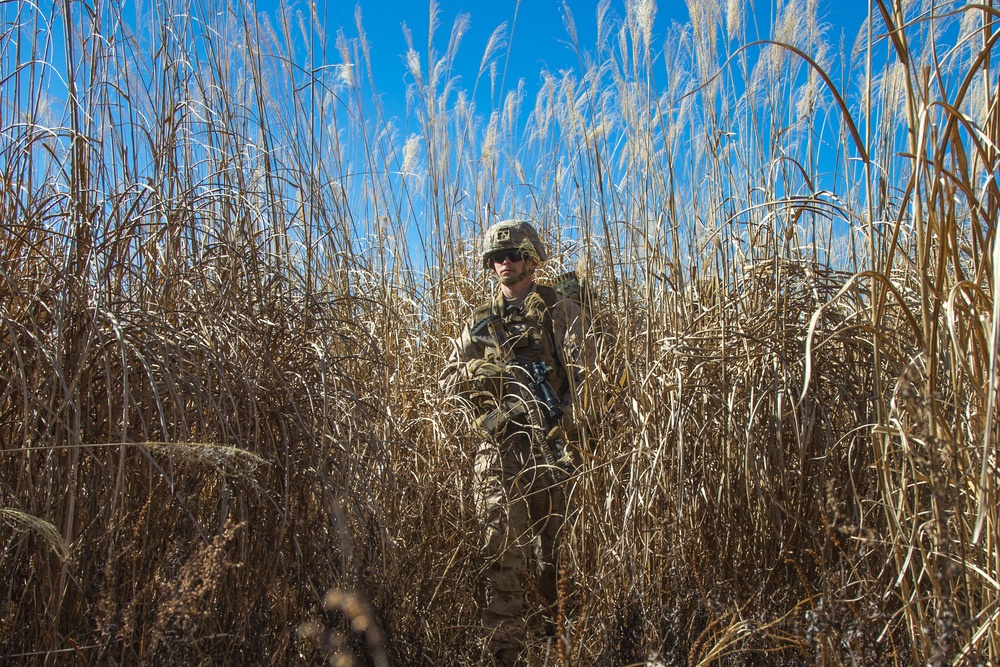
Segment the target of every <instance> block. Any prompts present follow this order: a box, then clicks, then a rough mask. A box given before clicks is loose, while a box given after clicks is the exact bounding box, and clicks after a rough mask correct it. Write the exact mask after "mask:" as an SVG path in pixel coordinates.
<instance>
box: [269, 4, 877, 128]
mask: <svg viewBox="0 0 1000 667" xmlns="http://www.w3.org/2000/svg"><path fill="white" fill-rule="evenodd" d="M291 2H292V3H293V4H292V6H293V7H295V6H296V4H295V2H296V0H291ZM751 2H752V3H753V5H754V6H755V8H756V11H755V13H756V16H757V21H758V23H759V24H760V25H761V26H762V30H766V29H767V26H769V25H770V19H769V16H770V13H771V11H772V7H771V5H772V3H773V2H774V0H756V2H753V0H749V1H748V3H747V4H751ZM276 4H277V0H258V5H257V7H258V10H259V11H264V12H270V11H273V8H274V7H275V6H276ZM437 4H438V11H439V24H440V25H439V27H438V31H437V34H436V35H435V48H436V49H437V50H438V51H439V52H443V51H444V50H445V48H446V47H447V40H448V36H449V34H450V32H451V27H452V25H453V23H454V21H455V19H456V17H457V16H458V15H459V14H462V13H465V14H468V15H469V19H470V23H469V29H468V32H467V33H466V34H465V36H464V38H463V39H462V44H461V47H460V49H459V59H458V60H459V62H460V63H461V65H462V67H463V68H465V71H460V72H458V74H459V75H460V76H461V77H462V87H463V88H466V89H468V90H471V89H472V87H473V85H474V84H475V78H476V73H477V71H478V68H479V64H480V60H481V58H482V54H483V51H484V49H485V47H486V44H487V42H488V40H489V37H490V35H491V34H492V32H493V30H494V29H495V28H496V27H497V26H499V25H500V24H501V23H504V22H506V23H507V30H508V37H509V39H508V42H509V46H510V48H509V56H508V60H507V75H506V81H505V88H507V89H509V88H511V87H512V86H513V85H514V84H515V83H516V82H517V80H518V79H524V81H525V85H526V89H527V90H526V92H527V93H528V95H529V99H530V96H531V95H532V93H533V92H535V91H536V90H537V86H538V82H539V80H540V77H539V74H540V73H541V72H542V71H543V69H548V70H550V71H559V70H562V69H569V68H573V69H579V67H578V58H577V55H576V52H575V51H574V49H573V48H572V47H571V45H570V44H569V39H568V36H567V31H566V28H565V26H564V9H563V2H562V0H522V1H521V2H520V3H519V2H518V0H485V1H481V2H474V1H470V0H440V1H439V2H438V3H437ZM782 4H784V3H782ZM317 5H318V10H319V12H320V13H321V14H325V16H326V20H327V34H328V35H330V36H332V35H334V34H336V32H337V29H338V28H341V29H343V31H344V33H345V35H346V36H347V37H355V36H357V29H356V27H355V21H354V11H355V8H356V7H360V9H361V13H362V17H363V18H362V24H363V26H364V29H365V32H366V34H367V38H368V41H369V42H370V44H371V47H372V55H373V63H372V67H373V71H374V77H375V80H376V87H377V91H376V92H378V93H379V94H381V95H382V96H383V101H384V103H385V105H386V107H387V109H388V110H389V111H390V113H392V114H402V112H403V109H404V108H405V107H404V104H405V102H404V100H405V86H406V81H407V80H408V79H407V74H406V65H405V62H404V56H405V53H406V41H405V39H404V37H403V25H404V24H405V25H406V26H407V27H408V28H409V29H410V30H411V32H412V34H413V39H414V42H415V44H414V46H415V48H416V49H417V50H418V51H419V52H420V54H421V56H422V57H423V58H426V55H427V34H428V20H429V15H430V11H429V8H430V2H429V0H359V1H358V2H352V1H351V0H318V1H317ZM597 5H598V3H597V0H567V2H566V6H568V7H569V9H570V11H571V12H572V14H573V17H574V20H575V23H576V27H577V30H578V33H579V35H580V40H581V43H582V44H583V46H584V48H592V47H593V45H594V43H595V41H596V12H597ZM657 5H658V6H657V14H656V20H655V24H654V44H655V42H656V36H657V35H658V36H660V37H661V38H662V36H663V35H664V34H666V32H667V30H668V28H669V27H670V25H671V24H672V23H673V22H678V23H686V22H688V11H687V5H686V4H685V3H684V2H681V1H680V0H672V1H669V2H663V1H661V2H658V3H657ZM624 6H625V3H624V0H612V2H611V11H612V12H614V13H616V14H619V15H621V14H623V13H624ZM303 7H304V6H303ZM867 13H868V0H819V16H820V17H821V20H823V21H824V22H827V23H829V24H830V33H829V37H830V40H831V41H832V42H834V43H836V42H837V41H838V40H839V38H840V35H841V34H844V35H845V37H846V42H847V44H852V43H853V40H854V37H855V36H856V35H857V32H858V30H859V29H860V27H861V24H862V22H863V21H864V19H865V17H866V16H867ZM748 24H749V21H748ZM511 31H512V32H511ZM748 32H750V33H751V34H752V32H753V29H752V28H750V29H749V30H748ZM500 63H503V58H501V60H500ZM486 85H488V84H486V83H485V82H484V83H483V84H481V88H482V87H483V86H486ZM481 100H482V98H481V97H480V101H481Z"/></svg>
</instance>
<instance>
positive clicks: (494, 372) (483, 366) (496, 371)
mask: <svg viewBox="0 0 1000 667" xmlns="http://www.w3.org/2000/svg"><path fill="white" fill-rule="evenodd" d="M468 373H469V376H470V377H473V378H498V377H501V376H503V368H501V367H500V366H498V365H496V364H494V363H493V362H492V361H487V360H486V359H473V360H472V361H470V362H469V366H468Z"/></svg>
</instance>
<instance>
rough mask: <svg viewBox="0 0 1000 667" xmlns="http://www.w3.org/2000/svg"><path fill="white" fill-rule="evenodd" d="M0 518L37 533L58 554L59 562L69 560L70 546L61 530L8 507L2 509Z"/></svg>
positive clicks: (42, 520) (0, 509)
mask: <svg viewBox="0 0 1000 667" xmlns="http://www.w3.org/2000/svg"><path fill="white" fill-rule="evenodd" d="M0 516H2V517H4V518H5V519H7V520H8V521H9V522H11V523H13V524H14V525H15V526H17V527H19V528H21V529H24V530H32V531H34V532H35V533H37V534H38V536H39V537H41V538H42V540H43V541H44V542H45V543H46V544H47V545H48V546H49V547H51V548H52V550H53V551H55V552H56V555H57V556H59V560H62V561H65V560H68V559H69V557H70V545H69V544H68V543H67V542H66V540H65V539H63V536H62V535H61V534H60V533H59V529H58V528H56V527H55V526H53V525H52V524H51V523H49V522H48V521H46V520H45V519H39V518H38V517H37V516H33V515H31V514H27V513H25V512H21V511H19V510H14V509H10V508H8V507H0Z"/></svg>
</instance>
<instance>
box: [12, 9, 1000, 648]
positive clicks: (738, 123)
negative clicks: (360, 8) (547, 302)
mask: <svg viewBox="0 0 1000 667" xmlns="http://www.w3.org/2000/svg"><path fill="white" fill-rule="evenodd" d="M688 8H689V11H690V15H691V21H690V23H688V24H686V25H675V26H673V27H672V28H670V30H669V32H668V33H667V34H665V35H658V34H657V33H656V31H655V30H654V29H653V25H654V24H653V16H654V15H655V9H656V7H655V4H654V3H652V2H651V1H650V0H642V1H636V2H628V3H626V5H625V6H624V7H621V6H617V5H616V6H610V5H602V6H601V7H600V11H599V13H598V17H597V21H598V42H597V43H596V44H583V43H580V41H579V38H578V36H577V31H576V28H575V26H576V23H575V22H576V21H583V20H592V19H590V18H584V17H582V16H572V15H570V14H567V17H566V19H567V20H566V28H567V35H568V40H569V42H570V43H572V44H573V45H574V46H575V48H576V51H577V53H578V54H579V69H578V70H577V71H575V72H566V73H560V74H555V73H551V72H543V73H542V77H543V79H542V85H541V89H540V92H539V93H538V94H537V95H535V96H534V97H533V98H529V97H528V95H527V94H526V92H525V89H524V87H523V86H522V85H519V84H518V83H516V82H511V81H509V80H507V79H505V78H504V76H503V62H502V61H503V57H504V48H505V46H504V45H505V37H506V35H508V34H509V30H511V29H516V24H515V25H512V26H506V27H501V28H500V29H498V31H497V32H496V33H495V34H494V38H493V39H491V42H490V47H489V48H488V49H487V52H486V53H485V54H482V55H481V56H480V55H479V54H474V55H473V56H469V55H467V54H466V53H464V52H463V50H462V47H461V43H460V42H461V34H462V32H463V30H462V28H463V25H462V23H461V20H462V19H460V22H459V23H457V24H456V25H455V26H454V29H453V30H452V31H451V33H450V34H446V33H443V32H440V31H439V32H437V33H434V34H432V35H429V36H426V37H427V39H426V41H425V39H424V37H425V36H415V35H407V36H406V39H407V40H408V44H409V45H410V48H409V53H408V54H406V58H405V61H406V67H407V72H406V77H407V81H408V82H409V83H408V85H409V90H408V99H409V104H410V106H409V116H408V117H407V118H406V119H398V118H389V117H387V115H386V111H385V109H384V108H383V107H382V106H381V102H380V98H379V97H378V95H377V93H378V91H379V90H381V89H382V88H380V87H385V86H391V85H393V82H379V81H375V80H373V78H372V75H371V74H370V72H371V69H370V67H369V66H368V58H369V50H370V48H371V46H370V45H369V43H368V41H367V39H366V37H365V35H364V28H363V26H364V22H363V19H362V17H360V15H359V17H358V23H357V25H356V26H355V27H354V29H353V31H352V33H351V34H354V35H356V36H354V37H349V36H348V33H345V32H341V33H338V34H337V35H332V34H327V33H326V31H325V26H324V24H323V21H322V20H320V18H319V17H318V14H317V13H316V11H315V10H313V9H312V8H311V7H309V6H304V7H302V8H301V10H299V11H292V10H284V11H282V13H280V14H279V15H277V16H271V17H266V16H256V15H253V14H252V13H250V10H249V9H246V8H235V9H228V10H223V11H219V8H218V7H210V6H208V5H206V4H204V3H199V2H191V1H187V2H183V1H178V2H169V3H160V4H154V5H150V6H148V7H146V6H139V7H136V8H129V9H128V10H123V9H121V8H119V7H118V6H108V5H101V4H98V5H95V6H93V7H90V6H85V5H82V4H71V3H63V4H53V5H44V4H43V5H30V4H27V3H7V4H4V5H3V9H2V12H3V21H4V33H3V37H2V39H0V57H2V59H3V77H2V79H0V86H2V87H3V90H2V92H3V100H4V104H3V106H2V107H0V128H2V129H0V161H2V164H3V183H2V194H0V211H2V220H3V224H2V226H0V234H2V235H3V239H2V244H0V248H2V250H0V252H2V255H0V257H2V261H0V290H2V291H0V294H2V299H0V305H2V311H0V320H2V324H3V327H2V329H0V331H2V333H0V335H2V337H3V346H2V348H0V350H2V352H0V354H2V361H0V377H2V379H3V382H2V383H0V388H2V393H0V414H2V419H0V445H2V447H0V449H2V451H0V467H2V475H0V526H2V529H0V536H2V545H3V546H2V551H0V570H2V572H3V574H4V577H3V580H4V581H5V582H7V584H6V587H5V588H6V591H7V593H6V598H5V604H4V607H3V613H2V620H0V654H2V655H3V656H4V657H5V660H6V661H8V662H11V663H15V664H64V663H71V664H75V663H79V664H195V663H198V664H201V663H220V664H289V663H293V664H298V663H303V662H305V663H319V662H323V661H327V660H328V661H329V662H331V663H332V664H349V663H350V662H351V661H355V660H356V661H357V662H359V663H361V664H366V663H371V664H375V665H384V664H398V665H417V664H427V665H436V664H469V665H471V664H478V660H479V648H478V646H477V637H478V632H477V629H476V624H477V622H478V617H479V611H478V609H479V607H478V605H479V603H480V601H479V598H478V593H477V586H478V583H479V566H480V565H479V562H478V560H477V543H478V542H477V534H478V530H479V528H478V526H477V523H476V520H475V516H474V512H473V510H472V503H471V488H470V485H471V482H472V471H471V468H472V465H471V464H472V461H471V451H472V448H471V438H472V435H471V433H470V431H469V425H468V423H467V421H466V419H465V417H464V415H463V413H462V411H461V410H460V409H459V406H456V405H455V404H453V403H451V402H449V401H448V400H446V399H445V398H444V397H442V396H441V395H439V394H438V392H437V391H436V388H435V387H436V383H435V379H436V375H437V373H438V371H439V369H440V367H441V365H442V361H443V359H444V356H445V355H446V354H447V352H448V341H447V338H448V336H453V335H455V334H456V333H457V331H458V327H459V326H460V323H461V321H462V320H463V319H464V318H465V317H466V316H467V315H468V313H469V312H470V310H471V308H472V307H473V306H474V305H475V304H476V303H478V301H479V300H481V299H482V297H483V294H484V292H485V290H486V288H487V286H486V281H485V279H484V276H483V275H482V273H481V271H480V269H479V266H478V260H477V258H476V256H475V252H474V247H473V240H474V238H475V236H476V234H477V233H478V232H480V231H481V230H482V229H483V228H484V226H485V225H487V224H489V223H490V222H492V221H494V220H495V219H497V218H499V217H507V216H511V215H524V216H530V217H531V218H532V219H534V220H536V221H538V223H539V226H540V227H541V229H542V231H543V234H544V236H545V238H546V240H547V242H548V243H549V244H550V246H551V248H552V250H553V252H552V254H553V256H554V259H553V261H552V262H550V264H549V266H547V267H546V268H545V271H544V276H543V277H546V278H551V277H553V276H554V275H556V274H557V273H559V272H561V271H562V270H564V269H566V268H570V267H573V266H578V267H579V268H580V270H581V271H583V272H584V273H585V274H586V276H587V280H588V284H589V287H590V289H591V291H592V293H593V294H594V295H595V300H594V303H593V308H594V312H593V315H594V316H595V322H599V326H595V330H596V331H595V345H596V346H597V347H598V349H599V359H598V363H597V366H596V367H595V368H594V369H592V374H591V376H592V377H591V383H590V387H589V393H588V395H587V397H586V400H585V402H584V404H583V405H582V406H581V407H582V409H583V414H584V421H583V424H582V433H583V438H582V442H581V443H580V449H581V452H580V456H581V467H580V470H579V474H578V475H577V476H576V479H575V487H574V490H573V494H572V502H573V506H574V507H575V508H576V510H577V515H576V517H575V519H574V521H573V522H572V523H571V525H570V526H569V527H568V529H567V533H566V539H565V542H564V545H563V559H564V564H563V567H562V570H561V578H560V590H561V600H560V605H559V615H560V618H559V627H560V629H561V637H560V640H559V642H558V645H548V646H542V645H539V646H535V647H533V648H532V651H533V654H532V655H533V659H534V660H535V662H536V664H577V665H625V664H644V663H648V664H663V665H679V664H686V665H709V664H725V665H742V664H823V665H839V664H844V665H848V664H852V665H853V664H865V665H869V664H870V665H876V664H915V663H921V664H923V663H929V664H934V665H944V664H976V663H979V664H992V663H996V662H997V661H998V660H1000V641H998V639H997V638H998V637H1000V620H998V619H1000V606H998V604H1000V600H998V597H1000V596H998V593H1000V591H998V589H1000V584H998V581H1000V562H998V557H997V553H998V549H997V540H998V518H1000V517H998V516H997V511H998V509H997V508H998V503H997V468H996V451H997V449H996V448H997V437H998V426H997V421H996V413H997V406H996V392H997V368H998V364H997V348H998V338H1000V305H998V303H1000V302H998V301H997V299H996V298H995V291H996V289H997V287H998V285H1000V268H997V267H998V266H1000V256H998V255H1000V250H998V249H997V248H998V247H1000V246H998V244H997V243H996V238H995V230H996V222H997V207H998V203H1000V196H998V194H1000V193H998V189H997V187H998V186H997V183H996V174H997V142H998V136H1000V132H998V130H1000V126H998V125H1000V113H998V108H997V99H998V96H997V94H996V88H997V85H998V82H997V75H996V58H997V56H996V51H995V50H994V42H995V41H996V39H997V37H996V35H997V32H996V30H995V26H994V21H995V19H996V17H997V14H998V12H997V9H996V8H995V7H993V4H992V3H989V4H978V5H971V4H969V5H965V4H962V3H924V2H887V1H884V0H874V1H873V2H872V3H871V12H870V17H869V21H868V22H867V23H866V24H865V26H864V28H863V29H862V31H861V33H860V34H859V35H858V36H857V38H856V40H854V41H850V40H851V39H852V38H853V36H850V35H849V36H847V38H848V41H842V40H840V38H839V36H837V35H831V34H830V33H829V30H828V29H827V28H826V27H824V25H823V23H822V20H821V19H822V11H823V6H822V5H820V6H816V5H815V4H814V3H810V2H805V1H798V0H792V1H788V2H779V3H775V5H774V8H773V9H774V19H773V22H772V25H771V26H754V24H753V23H752V22H751V21H750V20H749V16H750V13H749V8H748V6H747V5H745V4H744V3H742V2H740V1H739V0H734V1H732V2H729V3H725V4H723V3H719V2H714V1H713V0H699V1H698V2H690V3H689V6H688ZM431 11H432V12H434V11H436V10H435V9H434V8H433V6H432V10H431ZM434 23H435V22H434V21H432V24H434ZM423 44H427V46H426V47H425V46H422V45H423ZM63 54H65V57H63ZM468 57H474V58H475V59H476V60H477V62H481V66H480V74H481V76H480V79H479V80H478V81H477V82H475V83H474V84H473V89H472V90H470V87H469V86H468V85H466V86H464V87H463V85H461V84H460V82H459V80H457V79H456V78H455V77H454V75H453V74H452V73H453V71H454V66H455V63H456V62H457V59H460V58H468ZM487 87H489V88H490V91H491V95H490V96H489V97H490V99H492V100H493V102H492V105H491V106H490V107H488V108H481V107H479V106H477V103H479V100H482V99H485V98H484V96H482V95H479V94H477V93H476V91H477V90H485V89H486V88H487ZM401 128H405V129H401Z"/></svg>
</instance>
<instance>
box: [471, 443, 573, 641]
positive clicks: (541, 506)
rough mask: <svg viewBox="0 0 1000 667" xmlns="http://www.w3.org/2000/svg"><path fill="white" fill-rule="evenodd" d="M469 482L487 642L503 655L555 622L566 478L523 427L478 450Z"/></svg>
mask: <svg viewBox="0 0 1000 667" xmlns="http://www.w3.org/2000/svg"><path fill="white" fill-rule="evenodd" d="M475 483H476V484H475V500H476V510H477V512H478V513H479V517H480V520H481V522H482V524H483V526H484V528H485V532H484V542H483V555H484V570H483V575H484V576H483V578H484V580H485V588H486V591H485V593H486V599H485V607H484V610H483V616H482V622H483V626H484V632H485V635H486V647H485V648H487V649H488V650H489V651H490V652H491V653H493V654H497V653H499V652H504V653H506V654H507V655H508V656H509V655H511V654H512V653H521V652H522V651H523V649H524V647H525V646H526V645H527V644H528V641H529V639H530V638H531V637H539V636H543V635H546V634H551V633H552V629H553V628H554V618H555V613H554V605H555V602H556V595H557V582H556V571H557V570H556V551H557V544H558V541H559V539H560V537H561V533H562V530H563V526H564V524H565V522H566V514H567V502H566V483H565V482H562V483H554V482H553V480H552V478H551V476H550V475H549V474H548V472H547V471H546V469H545V464H544V461H543V460H542V457H541V455H540V454H539V453H537V452H535V451H534V448H533V447H532V446H531V440H530V438H529V437H528V435H527V434H526V433H524V432H523V431H520V432H516V433H514V434H512V435H509V436H507V437H506V438H505V439H504V440H503V441H502V442H500V443H488V444H484V445H483V446H482V447H481V448H480V449H479V451H478V452H477V453H476V461H475ZM508 659H509V658H508Z"/></svg>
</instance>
